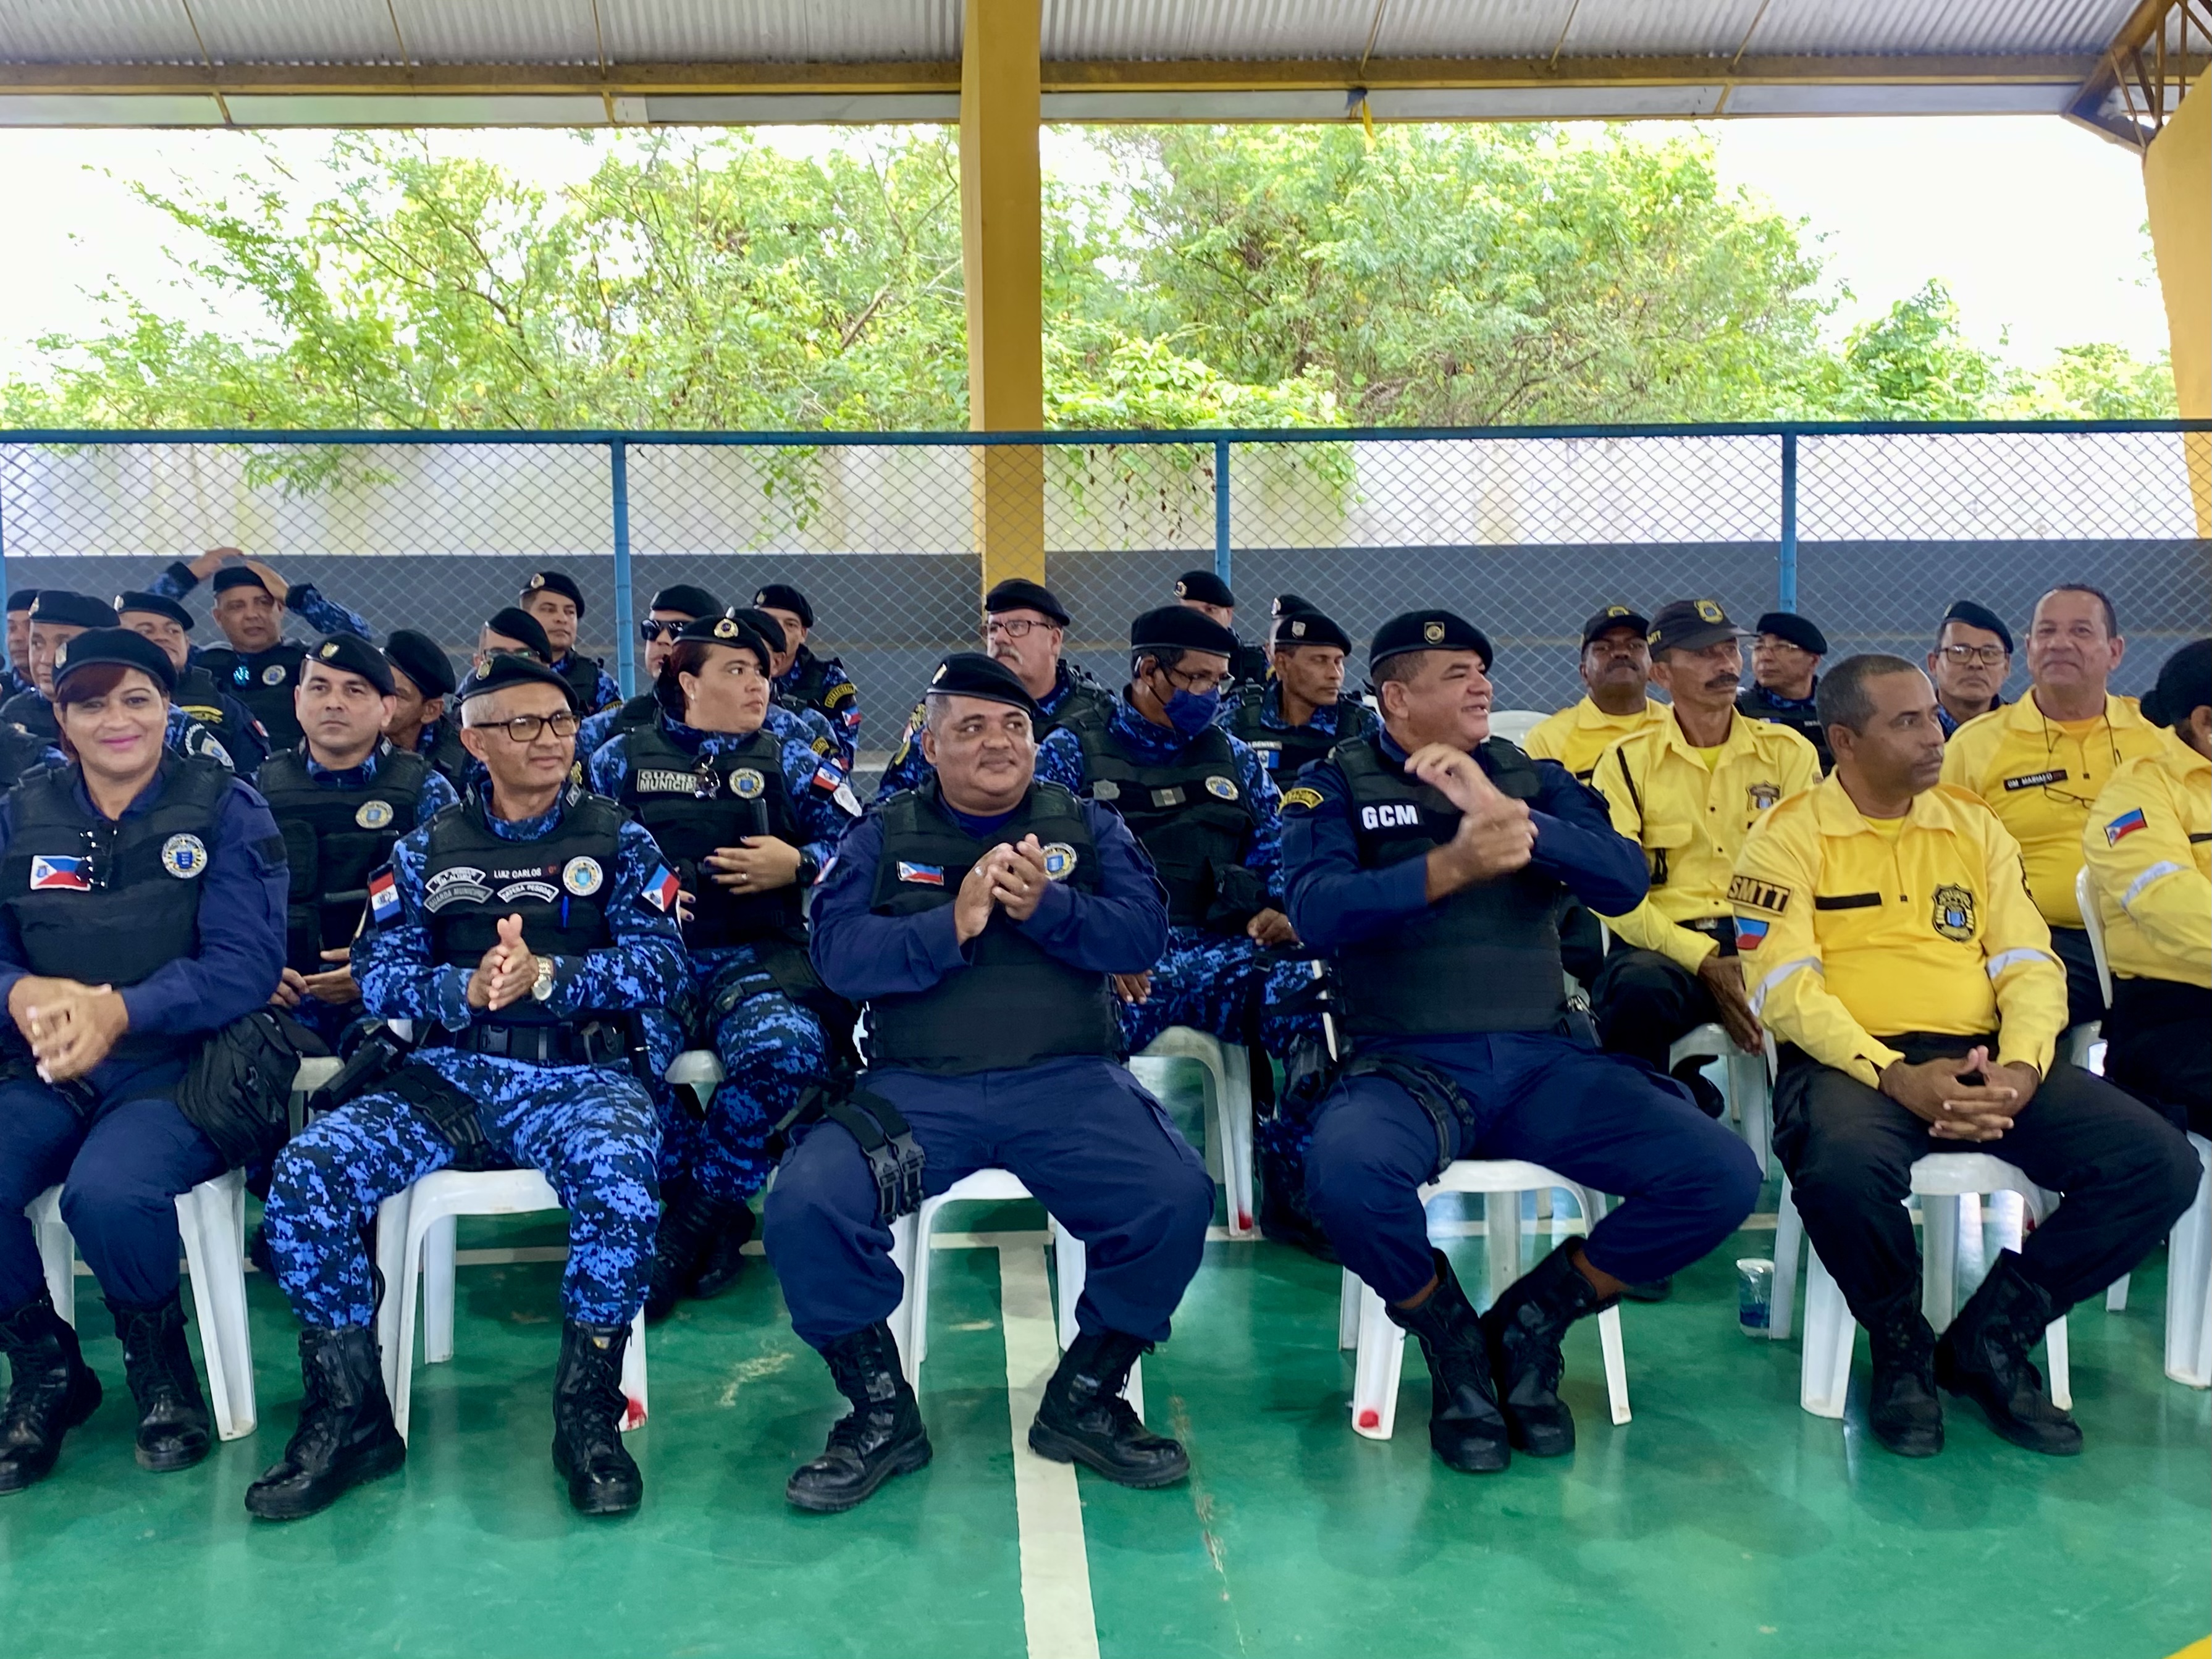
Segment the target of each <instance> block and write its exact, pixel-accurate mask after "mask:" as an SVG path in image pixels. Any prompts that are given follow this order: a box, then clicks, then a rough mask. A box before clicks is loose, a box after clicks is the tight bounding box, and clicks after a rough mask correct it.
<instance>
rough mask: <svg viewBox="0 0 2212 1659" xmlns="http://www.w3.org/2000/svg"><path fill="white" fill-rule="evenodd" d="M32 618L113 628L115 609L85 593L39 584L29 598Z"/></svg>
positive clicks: (66, 625)
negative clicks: (30, 599)
mask: <svg viewBox="0 0 2212 1659" xmlns="http://www.w3.org/2000/svg"><path fill="white" fill-rule="evenodd" d="M31 620H32V621H33V622H34V623H54V624H56V625H57V626H59V627H62V628H112V627H114V626H115V611H114V610H113V608H112V606H109V605H103V604H101V603H100V601H99V600H98V599H94V598H93V597H92V596H91V595H90V594H88V593H72V592H70V591H69V589H67V588H65V587H42V588H40V590H39V596H38V597H37V598H36V599H33V600H32V601H31Z"/></svg>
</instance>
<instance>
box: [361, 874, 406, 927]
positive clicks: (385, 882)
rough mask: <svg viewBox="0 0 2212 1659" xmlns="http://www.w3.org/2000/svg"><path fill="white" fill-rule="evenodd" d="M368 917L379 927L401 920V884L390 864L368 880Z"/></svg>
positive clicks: (388, 925)
mask: <svg viewBox="0 0 2212 1659" xmlns="http://www.w3.org/2000/svg"><path fill="white" fill-rule="evenodd" d="M368 916H369V920H370V921H374V923H375V924H376V925H377V926H378V927H391V926H392V923H393V922H395V921H398V920H399V883H398V879H397V878H394V876H393V875H392V866H390V865H388V864H387V865H386V866H384V868H382V869H381V870H379V871H378V872H376V873H375V874H374V875H373V876H371V877H370V878H368Z"/></svg>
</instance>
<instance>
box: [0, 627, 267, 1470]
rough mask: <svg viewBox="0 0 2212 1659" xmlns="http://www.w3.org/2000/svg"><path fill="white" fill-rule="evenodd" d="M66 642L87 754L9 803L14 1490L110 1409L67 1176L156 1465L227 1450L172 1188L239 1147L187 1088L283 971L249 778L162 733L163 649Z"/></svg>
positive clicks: (5, 1169)
mask: <svg viewBox="0 0 2212 1659" xmlns="http://www.w3.org/2000/svg"><path fill="white" fill-rule="evenodd" d="M63 651H64V654H63V657H62V659H61V661H60V662H59V663H58V665H57V666H56V667H55V670H54V674H53V688H54V709H55V713H56V714H57V716H58V721H59V726H60V733H61V741H62V743H63V745H64V750H65V752H66V753H67V755H68V757H69V760H70V763H69V764H67V765H65V766H63V767H59V768H53V769H40V770H36V771H33V773H32V774H31V775H29V776H27V778H25V779H24V781H22V782H21V783H20V784H19V785H17V786H16V787H15V789H14V790H12V791H11V792H10V793H9V795H8V797H7V799H6V800H5V801H4V802H0V995H4V996H5V997H6V999H7V1006H8V1015H9V1018H7V1020H6V1021H4V1022H0V1351H4V1352H5V1353H6V1354H7V1357H8V1361H9V1373H10V1379H11V1380H10V1386H9V1391H8V1397H7V1402H6V1405H5V1407H0V1492H16V1491H20V1490H21V1489H22V1488H23V1487H25V1486H29V1485H30V1484H32V1483H33V1481H35V1480H40V1479H42V1478H43V1477H44V1476H45V1475H46V1474H47V1473H48V1472H49V1471H51V1470H52V1468H53V1466H54V1460H55V1458H56V1456H57V1455H58V1454H59V1452H60V1449H61V1442H62V1437H63V1435H64V1433H66V1432H67V1431H69V1430H70V1429H72V1428H74V1427H76V1425H78V1424H80V1423H82V1422H83V1421H84V1420H85V1419H86V1418H88V1417H89V1416H90V1415H91V1414H92V1413H93V1410H94V1407H97V1406H98V1405H99V1404H100V1383H99V1382H98V1380H97V1379H96V1378H95V1377H94V1376H93V1373H92V1371H91V1370H90V1369H89V1368H88V1367H87V1365H86V1364H85V1363H84V1359H83V1358H82V1355H81V1354H80V1352H78V1348H77V1339H76V1332H75V1331H74V1330H72V1329H71V1328H70V1326H69V1325H68V1324H66V1323H65V1322H64V1321H63V1320H62V1319H61V1317H60V1316H59V1315H58V1313H57V1312H56V1311H55V1310H54V1307H53V1304H52V1301H51V1300H49V1298H48V1297H47V1294H46V1284H45V1279H44V1277H43V1275H42V1273H40V1263H39V1255H38V1250H37V1248H36V1245H35V1243H33V1238H32V1234H31V1226H30V1223H29V1222H28V1221H27V1219H25V1218H24V1215H23V1206H25V1205H27V1204H28V1203H29V1202H30V1201H31V1200H33V1199H34V1198H36V1197H37V1196H38V1195H39V1194H40V1193H41V1192H43V1191H45V1190H46V1188H49V1187H52V1186H53V1185H54V1184H55V1183H56V1182H59V1183H60V1185H61V1188H62V1200H61V1205H62V1217H63V1219H64V1221H66V1222H67V1223H68V1225H69V1229H70V1232H71V1233H72V1234H73V1235H74V1236H75V1237H76V1244H77V1249H79V1250H80V1251H81V1252H82V1255H83V1256H84V1258H85V1260H86V1261H88V1262H89V1263H90V1264H91V1267H92V1270H93V1273H94V1277H95V1278H97V1279H99V1281H100V1289H101V1291H102V1292H103V1293H104V1294H105V1296H106V1299H107V1305H108V1311H109V1312H110V1313H111V1314H112V1315H113V1316H114V1319H115V1328H116V1331H117V1334H118V1335H120V1336H121V1338H122V1339H123V1358H124V1367H125V1374H126V1375H127V1376H128V1378H129V1381H130V1385H131V1396H132V1398H133V1400H134V1401H136V1402H137V1407H138V1417H139V1421H138V1431H137V1456H138V1462H139V1464H140V1466H141V1467H142V1468H148V1469H153V1470H157V1471H167V1470H173V1469H182V1468H190V1467H191V1465H192V1464H194V1463H197V1462H199V1461H200V1459H201V1458H203V1457H204V1456H205V1455H207V1450H208V1416H207V1409H206V1407H205V1405H204V1403H203V1401H202V1398H201V1395H200V1388H199V1380H198V1378H197V1376H196V1375H195V1373H194V1371H193V1370H192V1361H191V1354H190V1352H188V1351H187V1350H186V1348H185V1312H184V1304H183V1302H182V1300H181V1298H180V1297H179V1292H178V1279H177V1258H178V1255H179V1242H178V1237H177V1217H176V1209H175V1202H174V1200H175V1199H176V1196H177V1194H179V1193H183V1192H186V1191H189V1190H190V1189H191V1188H193V1187H195V1186H197V1184H198V1183H199V1182H203V1181H207V1180H210V1179H212V1178H213V1177H214V1176H218V1175H220V1174H222V1170H223V1168H224V1166H225V1159H224V1158H223V1156H222V1153H221V1152H218V1151H217V1150H216V1146H215V1144H214V1143H213V1142H212V1141H210V1139H208V1138H207V1136H206V1135H205V1134H204V1133H202V1132H201V1130H200V1129H198V1128H197V1127H195V1126H194V1125H193V1124H192V1123H191V1122H190V1121H187V1120H186V1118H185V1115H184V1114H183V1112H182V1111H180V1110H179V1108H178V1105H177V1102H176V1092H177V1087H178V1085H179V1081H180V1079H182V1078H183V1076H184V1073H185V1066H186V1064H187V1062H188V1061H189V1060H191V1057H192V1055H193V1054H195V1052H196V1051H197V1048H198V1047H199V1045H200V1042H201V1041H202V1040H203V1039H204V1037H206V1036H208V1035H209V1034H210V1033H211V1032H213V1031H215V1030H218V1029H220V1028H221V1027H222V1026H225V1025H228V1024H230V1023H231V1022H232V1021H233V1020H235V1019H237V1018H240V1017H241V1016H243V1015H245V1014H246V1013H249V1012H252V1010H253V1009H255V1008H257V1007H258V1006H261V1005H262V1004H263V1003H264V1002H265V1001H267V1000H268V997H269V994H270V991H271V990H273V989H274V988H275V987H276V979H277V975H278V972H279V971H280V970H281V969H282V968H283V962H284V891H285V878H284V843H283V840H282V838H281V837H280V836H278V834H277V832H276V823H275V822H274V821H273V820H272V819H271V818H270V814H269V809H268V808H267V807H266V806H265V805H263V804H262V801H261V798H260V797H259V796H258V795H257V794H256V793H254V792H253V790H252V788H251V787H248V786H247V785H246V784H243V783H240V782H239V781H236V780H235V779H234V778H233V777H232V776H231V775H230V773H229V772H228V770H227V769H225V768H223V767H222V766H221V765H219V764H218V763H216V762H214V761H211V760H203V759H195V758H191V757H185V756H181V755H178V754H175V753H173V752H171V751H168V750H165V749H164V748H163V747H162V742H161V736H162V730H163V726H164V725H165V723H166V721H167V715H168V707H169V705H168V698H169V694H170V691H171V690H172V689H173V687H174V685H175V684H176V671H175V669H174V668H173V666H172V665H171V664H170V661H169V659H168V657H167V654H166V653H163V652H162V650H161V647H159V646H157V645H155V643H154V642H153V641H150V640H148V639H145V638H143V637H142V636H140V635H137V634H134V633H131V632H128V631H127V630H125V629H93V630H91V631H89V632H87V633H84V634H81V635H77V636H76V638H74V639H72V640H70V641H69V642H68V644H67V645H66V646H65V647H63Z"/></svg>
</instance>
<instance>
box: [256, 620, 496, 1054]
mask: <svg viewBox="0 0 2212 1659" xmlns="http://www.w3.org/2000/svg"><path fill="white" fill-rule="evenodd" d="M392 685H393V681H392V665H391V664H390V663H388V662H386V660H385V658H384V653H382V652H381V651H379V650H378V649H377V648H376V647H374V646H373V645H371V644H370V643H369V642H368V641H367V640H364V639H360V638H357V637H356V636H355V635H351V634H340V635H335V636H334V637H332V638H331V639H327V640H325V641H323V642H322V643H321V644H320V645H319V646H317V647H315V648H314V650H313V652H312V653H309V654H308V656H307V660H306V661H305V662H304V663H303V664H301V668H300V685H299V690H296V691H295V692H294V693H293V704H294V711H295V715H296V717H297V719H298V720H299V722H300V726H301V731H302V732H305V733H306V735H305V736H304V737H302V738H301V740H300V745H299V747H298V748H296V749H290V750H286V751H284V752H283V754H279V755H271V756H270V757H269V759H268V760H267V761H266V762H265V763H264V764H263V766H262V769H261V775H260V777H259V779H258V785H259V787H260V790H261V793H262V795H263V797H264V799H266V800H267V801H268V803H269V810H270V812H272V813H274V814H275V815H276V827H277V829H279V830H281V831H282V832H283V836H284V848H285V854H286V856H287V859H288V860H289V864H290V867H291V883H292V886H291V896H290V897H289V900H288V901H287V903H286V908H285V915H284V934H285V941H284V982H283V985H282V986H281V987H278V989H277V993H276V1000H277V1001H278V1002H280V1003H281V1004H283V1006H286V1007H288V1008H289V1009H290V1010H291V1011H292V1012H293V1015H294V1017H295V1018H297V1019H298V1020H299V1021H300V1022H301V1024H304V1025H306V1026H307V1028H308V1029H309V1030H312V1031H313V1032H314V1033H315V1034H316V1035H317V1036H319V1037H321V1038H322V1039H323V1041H324V1042H327V1043H329V1044H331V1047H332V1048H337V1047H338V1046H339V1040H340V1038H341V1037H342V1036H343V1035H344V1034H345V1032H346V1030H347V1028H348V1027H349V1026H350V1025H352V1024H354V1023H355V1022H356V1020H359V1019H362V1018H363V1014H362V1006H361V987H360V986H359V985H357V984H356V982H355V980H354V975H353V969H352V967H351V965H350V963H349V957H350V954H351V951H352V947H353V942H354V937H355V935H356V934H357V933H360V932H361V929H362V919H363V916H364V914H365V911H366V908H367V905H368V878H369V876H370V874H371V872H374V871H377V870H380V869H381V868H383V866H384V865H385V864H386V862H387V861H388V860H390V859H391V857H392V843H393V842H396V841H398V839H399V837H400V836H404V835H405V834H406V833H407V832H408V831H409V830H410V829H413V828H414V827H415V826H416V824H418V823H428V821H429V820H430V819H431V818H432V817H435V816H436V815H437V814H438V813H439V812H441V811H444V810H445V809H446V808H447V807H448V806H451V805H454V804H455V803H457V802H458V801H459V799H460V797H459V795H458V794H457V793H454V790H453V785H452V784H450V783H448V782H447V781H446V780H445V779H444V778H442V777H441V776H440V775H438V773H437V772H436V771H435V769H433V768H432V767H431V765H430V763H429V762H428V760H427V759H425V758H424V757H422V756H421V755H418V754H414V753H411V752H409V751H407V750H402V749H398V748H396V747H395V746H394V745H393V744H392V741H391V740H390V739H389V738H386V736H385V735H384V727H385V725H386V722H387V721H388V720H390V719H391V717H392V707H393V703H394V701H395V698H394V694H393V690H392Z"/></svg>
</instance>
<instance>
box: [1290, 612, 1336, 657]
mask: <svg viewBox="0 0 2212 1659" xmlns="http://www.w3.org/2000/svg"><path fill="white" fill-rule="evenodd" d="M1301 645H1333V646H1334V647H1336V648H1337V649H1338V650H1340V651H1343V652H1349V651H1350V650H1351V649H1352V635H1349V634H1347V633H1346V632H1345V631H1344V630H1343V629H1341V628H1339V627H1338V626H1337V625H1336V624H1335V623H1333V622H1331V621H1330V620H1329V619H1328V617H1324V616H1322V614H1321V612H1320V611H1285V612H1284V614H1283V617H1282V619H1281V620H1280V621H1279V622H1278V623H1276V624H1275V649H1276V650H1278V651H1284V650H1288V649H1291V647H1296V646H1301Z"/></svg>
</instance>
